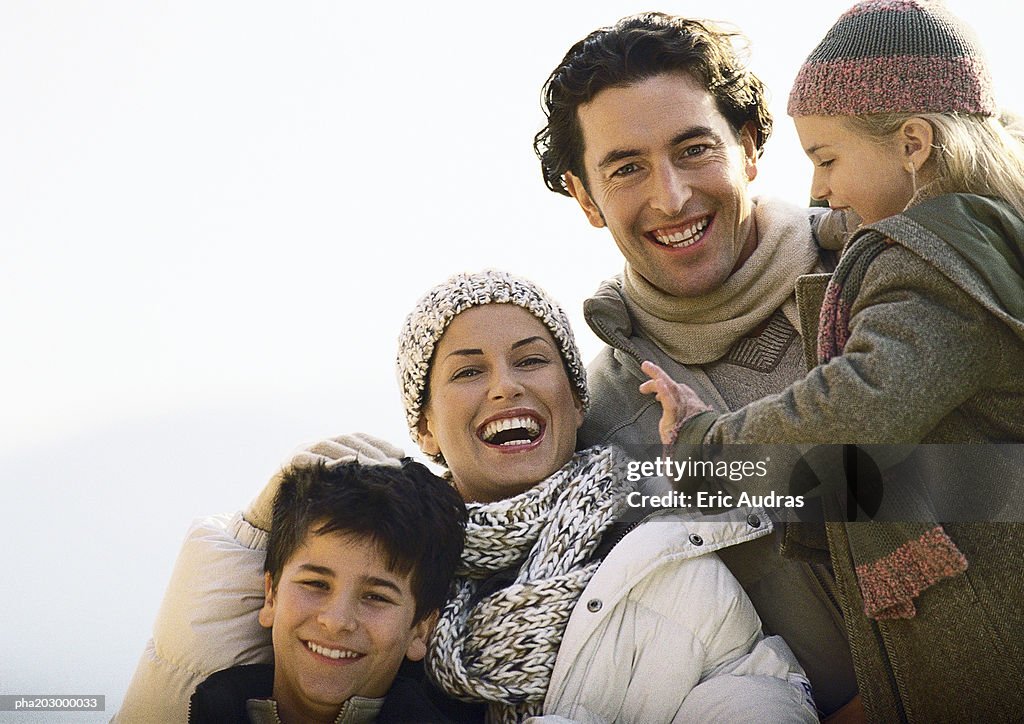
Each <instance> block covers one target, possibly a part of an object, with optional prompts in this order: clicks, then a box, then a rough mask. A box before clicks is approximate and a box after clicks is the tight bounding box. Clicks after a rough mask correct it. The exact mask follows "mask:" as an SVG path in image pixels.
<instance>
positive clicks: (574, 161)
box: [533, 13, 772, 196]
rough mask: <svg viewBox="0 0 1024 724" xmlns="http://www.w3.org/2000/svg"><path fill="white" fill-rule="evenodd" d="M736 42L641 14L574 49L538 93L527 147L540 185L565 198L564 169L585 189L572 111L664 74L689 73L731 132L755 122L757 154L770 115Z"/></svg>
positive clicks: (686, 23) (698, 26) (689, 23)
mask: <svg viewBox="0 0 1024 724" xmlns="http://www.w3.org/2000/svg"><path fill="white" fill-rule="evenodd" d="M742 37H743V36H742V35H741V34H740V33H739V32H736V31H727V30H723V29H720V28H716V27H715V26H713V25H711V24H710V23H707V22H701V21H699V20H689V19H687V18H681V17H677V16H673V15H666V14H665V13H642V14H640V15H633V16H630V17H626V18H623V19H622V20H620V21H619V22H618V23H616V24H615V25H614V26H612V27H609V28H601V29H599V30H595V31H594V32H592V33H591V34H590V35H588V36H587V37H585V38H584V39H583V40H581V41H579V42H578V43H576V44H575V45H573V46H572V47H571V48H570V49H569V52H568V53H566V54H565V57H564V58H563V59H562V62H561V63H559V64H558V67H556V68H555V69H554V70H553V71H552V72H551V75H550V76H548V79H547V81H546V82H545V83H544V88H543V89H542V90H541V101H542V103H543V105H544V112H545V114H546V115H547V119H548V123H547V125H546V126H545V127H544V128H543V129H541V131H540V132H539V133H538V134H537V135H536V136H535V137H534V139H533V149H534V151H535V152H536V154H537V157H538V158H539V159H540V164H541V172H542V173H543V175H544V183H545V184H547V186H548V188H549V189H551V190H552V191H556V192H558V193H560V194H564V195H566V196H568V195H569V190H568V189H567V188H566V186H565V179H564V176H565V172H566V171H572V173H573V174H574V175H575V176H576V177H577V178H579V179H580V180H581V181H583V183H584V185H586V184H587V183H588V182H587V176H586V172H585V169H584V168H583V132H582V130H581V129H580V125H579V119H578V116H577V113H576V109H577V108H579V107H580V106H581V105H583V104H585V103H588V102H590V101H591V100H593V98H594V96H596V95H597V94H598V93H600V92H601V91H603V90H604V89H605V88H622V87H625V86H629V85H633V84H635V83H639V82H641V81H644V80H647V79H648V78H653V77H655V76H657V75H661V74H662V73H674V72H679V71H682V72H686V73H689V74H690V75H691V76H692V77H693V78H694V79H695V80H697V81H698V82H700V84H701V85H703V86H704V87H705V88H706V89H707V91H708V92H709V93H710V94H711V95H712V96H713V97H714V99H715V103H716V105H717V106H718V110H719V112H720V113H721V114H722V115H723V116H724V117H725V119H726V120H727V121H728V122H729V124H730V125H731V126H732V127H733V128H734V129H735V130H736V132H737V133H739V131H740V129H742V128H743V127H744V126H745V125H746V124H747V123H751V124H753V129H754V147H755V148H756V149H757V153H758V155H760V154H761V151H762V150H763V147H764V143H765V141H767V140H768V136H770V135H771V132H772V116H771V112H770V111H769V110H768V101H767V98H766V97H765V87H764V83H762V82H761V80H760V79H759V78H758V77H757V76H755V75H754V74H753V73H751V72H749V71H748V70H747V69H746V67H745V65H744V63H743V62H742V59H741V58H740V56H739V54H738V53H737V51H736V49H735V48H734V46H733V38H742Z"/></svg>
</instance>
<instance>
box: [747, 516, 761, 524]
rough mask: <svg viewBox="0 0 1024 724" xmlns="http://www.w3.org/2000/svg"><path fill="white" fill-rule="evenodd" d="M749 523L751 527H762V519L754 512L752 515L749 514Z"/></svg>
mask: <svg viewBox="0 0 1024 724" xmlns="http://www.w3.org/2000/svg"><path fill="white" fill-rule="evenodd" d="M747 525H749V526H750V527H751V528H760V527H761V519H760V518H758V517H757V516H756V515H754V514H753V513H751V514H750V515H748V516H747Z"/></svg>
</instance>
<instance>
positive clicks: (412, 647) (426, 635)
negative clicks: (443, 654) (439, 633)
mask: <svg viewBox="0 0 1024 724" xmlns="http://www.w3.org/2000/svg"><path fill="white" fill-rule="evenodd" d="M440 613H441V612H440V611H438V610H437V609H434V610H433V611H432V612H431V613H430V614H429V615H427V616H424V617H423V620H422V621H420V622H419V623H416V624H413V626H412V634H413V637H412V640H411V641H409V648H407V649H406V651H405V658H407V659H409V661H419V660H420V659H422V658H423V657H424V656H426V655H427V642H428V641H430V634H432V633H433V632H434V626H436V625H437V618H438V616H439V615H440Z"/></svg>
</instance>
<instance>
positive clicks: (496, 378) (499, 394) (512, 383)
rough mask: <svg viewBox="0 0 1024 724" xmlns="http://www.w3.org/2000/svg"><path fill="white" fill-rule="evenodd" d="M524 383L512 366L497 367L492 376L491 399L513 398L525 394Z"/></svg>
mask: <svg viewBox="0 0 1024 724" xmlns="http://www.w3.org/2000/svg"><path fill="white" fill-rule="evenodd" d="M523 390H524V388H523V384H522V382H521V381H520V380H519V376H518V375H517V374H516V370H515V369H513V368H511V367H502V368H499V369H496V370H495V371H494V372H493V374H492V377H491V389H490V393H491V399H493V400H500V399H512V398H514V397H519V396H520V395H522V394H523Z"/></svg>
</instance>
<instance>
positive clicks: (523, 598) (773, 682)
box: [125, 272, 817, 722]
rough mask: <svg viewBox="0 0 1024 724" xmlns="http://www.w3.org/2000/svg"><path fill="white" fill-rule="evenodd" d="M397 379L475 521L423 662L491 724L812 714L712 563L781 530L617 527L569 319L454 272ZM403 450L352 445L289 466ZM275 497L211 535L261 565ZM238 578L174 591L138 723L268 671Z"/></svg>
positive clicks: (414, 317)
mask: <svg viewBox="0 0 1024 724" xmlns="http://www.w3.org/2000/svg"><path fill="white" fill-rule="evenodd" d="M398 368H399V375H400V378H401V384H402V392H403V400H404V403H405V408H406V415H407V420H408V423H409V428H410V432H411V433H412V435H413V438H414V439H415V440H416V441H417V443H418V444H419V445H420V447H421V448H422V449H423V451H424V452H425V453H427V454H428V455H431V456H432V457H434V459H435V460H437V461H438V462H441V463H442V464H444V465H445V466H446V467H447V468H448V471H449V473H450V478H451V481H452V484H453V485H454V486H455V487H456V489H457V490H458V491H459V492H460V493H461V494H462V496H463V498H464V499H465V500H466V501H467V507H468V508H469V510H470V522H469V525H468V526H467V543H466V548H465V553H464V556H463V560H462V566H461V569H460V573H459V578H458V580H457V587H456V588H457V590H456V591H455V595H454V597H453V599H452V601H451V602H450V603H449V605H447V606H446V607H445V609H444V611H443V612H442V615H441V618H440V621H439V622H438V625H437V628H436V630H435V635H434V637H433V639H432V643H431V650H430V653H429V660H428V668H429V672H430V674H431V676H432V678H433V679H434V680H435V681H436V682H437V683H438V684H439V686H440V687H441V688H442V689H443V690H444V691H446V692H447V693H448V694H450V695H451V696H454V697H457V698H460V699H463V700H467V701H476V702H484V703H486V704H488V705H489V714H488V718H489V719H490V720H493V721H517V720H520V719H522V718H524V717H527V716H531V715H535V714H541V713H542V712H543V714H545V715H551V716H552V717H553V720H558V718H566V719H571V720H576V721H586V722H603V721H628V722H651V721H658V722H669V721H731V720H739V719H750V718H753V719H756V720H758V721H773V722H804V721H816V719H817V716H816V713H815V711H814V705H813V701H812V700H811V698H810V689H809V685H808V684H807V680H806V678H805V677H804V676H803V672H802V670H801V669H800V666H799V664H798V663H797V662H796V659H795V658H794V656H793V654H792V652H790V650H789V648H788V647H787V646H786V644H785V643H784V642H783V641H782V640H781V639H780V638H778V637H768V638H765V637H764V636H763V634H762V632H761V623H760V620H759V619H758V617H757V614H756V612H755V611H754V608H753V606H752V605H751V603H750V601H749V599H748V598H747V596H746V594H745V593H744V592H743V590H742V589H741V588H740V586H739V584H738V583H737V582H736V580H735V579H734V578H733V576H732V574H731V573H729V571H728V570H727V569H726V568H725V566H724V565H723V564H722V563H721V561H719V559H718V558H717V556H715V555H714V554H713V551H715V550H717V549H719V548H722V547H724V546H727V545H733V544H735V543H739V542H743V541H745V540H750V539H752V538H755V537H759V536H761V535H765V534H767V533H768V532H769V531H770V528H771V522H770V521H769V519H768V518H767V516H766V515H763V514H756V513H751V514H749V515H746V514H745V515H744V516H741V517H739V518H738V519H736V520H734V521H720V522H701V523H695V522H693V521H691V520H689V519H687V518H686V517H685V516H683V515H681V514H678V513H674V512H672V511H664V512H659V513H655V514H653V515H651V516H649V517H648V518H646V519H644V520H643V521H642V522H641V521H636V523H637V524H636V525H635V526H634V527H633V528H632V529H631V530H617V529H616V527H615V526H616V525H617V523H618V521H619V519H620V518H621V517H622V516H623V514H624V513H625V512H627V510H626V509H627V504H626V497H627V494H628V493H629V492H630V491H631V490H632V484H630V483H628V482H627V479H626V475H625V471H624V469H623V467H622V465H621V460H620V459H619V456H618V454H617V453H615V452H614V451H612V450H611V449H602V448H592V449H590V450H586V451H582V452H580V453H575V452H574V449H575V444H576V430H577V428H578V427H579V425H580V423H581V421H582V415H583V412H584V410H585V408H586V405H587V388H586V377H585V373H584V371H583V366H582V363H581V361H580V356H579V352H578V350H577V348H576V345H575V342H574V341H573V337H572V332H571V329H570V327H569V324H568V320H567V319H566V317H565V314H564V313H563V312H562V310H561V309H560V308H559V307H558V306H557V305H556V304H555V303H554V302H552V301H551V300H550V299H549V298H548V297H547V296H546V295H545V294H544V293H543V292H542V291H541V290H539V289H538V288H537V287H535V286H534V285H532V284H530V283H529V282H526V281H524V280H522V279H517V278H515V277H512V276H510V275H508V274H504V273H500V272H483V273H480V274H472V275H460V276H456V277H453V278H452V279H450V280H448V281H447V282H445V283H444V284H441V285H439V286H437V287H435V288H434V289H433V290H431V291H430V292H429V293H428V294H427V296H425V297H424V298H423V300H422V301H421V302H420V303H419V305H418V306H417V307H416V309H415V310H414V311H413V313H412V314H411V315H410V316H409V318H408V320H407V321H406V324H405V327H404V329H403V331H402V334H401V341H400V351H399V359H398ZM399 456H400V453H399V452H398V451H397V450H395V449H394V448H391V447H390V446H387V445H384V444H379V443H377V442H376V441H373V440H372V439H370V438H367V437H359V438H355V437H351V436H349V437H345V438H342V439H336V440H334V441H324V442H322V443H318V444H317V445H315V446H313V447H312V448H311V449H309V450H307V451H303V452H302V453H300V455H299V456H298V457H297V458H296V459H293V461H292V463H291V464H292V465H304V464H308V463H309V462H310V461H315V460H324V459H325V458H326V459H327V461H328V462H329V463H330V462H332V461H334V460H351V459H353V458H355V459H358V460H360V461H361V462H370V461H372V462H377V463H381V464H388V463H391V464H394V463H395V462H396V460H395V458H396V457H399ZM275 492H276V479H275V480H272V481H271V483H270V484H269V485H268V486H267V488H266V489H265V490H264V491H263V493H262V494H261V496H260V497H259V498H258V499H257V501H256V502H255V503H254V504H253V505H252V506H250V508H249V510H247V511H246V512H245V513H243V514H241V515H239V516H236V518H235V519H234V520H233V522H232V525H231V526H230V527H229V528H228V530H227V531H224V530H221V529H220V528H218V529H217V530H216V531H215V532H214V533H206V532H204V533H202V534H201V535H203V536H209V535H214V536H215V538H216V541H217V543H218V546H219V548H221V549H222V550H223V551H228V552H232V555H233V556H234V555H235V554H234V551H237V552H238V556H237V558H235V559H236V560H238V561H239V565H240V566H241V567H244V568H247V569H248V568H254V567H255V564H256V562H257V560H258V558H259V556H258V549H259V546H260V543H259V542H258V541H259V539H260V538H261V537H265V536H261V535H260V534H261V529H262V530H265V529H266V525H267V523H266V515H265V510H266V508H267V504H268V502H269V501H270V500H272V499H273V497H274V494H275ZM261 511H263V512H262V513H261ZM243 532H244V533H245V535H244V540H243ZM620 539H621V540H620ZM260 566H261V564H260ZM178 568H179V569H186V568H189V566H187V565H186V566H183V565H182V563H181V561H179V566H178ZM220 570H221V572H222V574H223V573H230V571H227V572H225V571H224V570H223V566H222V567H221V569H220ZM183 572H187V571H184V570H183ZM242 574H245V577H242ZM175 575H176V577H177V576H178V572H177V571H176V574H175ZM226 577H229V578H231V579H232V580H236V582H237V583H238V584H239V585H244V584H245V582H246V581H252V582H253V585H252V588H253V589H254V590H252V591H250V592H249V595H247V596H243V595H240V594H239V592H238V588H239V586H238V585H236V586H235V592H234V593H233V595H231V596H230V597H229V598H227V599H225V598H224V597H218V598H217V599H216V600H214V601H212V603H211V601H210V600H198V601H193V600H187V597H188V594H189V588H188V587H187V586H184V585H181V584H180V583H179V584H178V585H176V584H175V582H174V581H172V585H171V590H172V591H173V590H178V591H182V590H184V594H179V595H175V596H172V595H171V593H170V592H169V593H168V599H172V598H173V599H174V600H173V601H171V603H166V602H165V606H164V609H163V610H162V612H161V620H160V621H158V624H157V627H156V633H155V634H154V639H155V640H154V641H153V642H152V643H151V645H150V647H149V649H148V651H147V654H146V655H145V656H144V658H143V662H142V663H141V664H140V668H139V671H138V672H137V674H136V678H135V680H134V681H133V684H132V687H131V690H130V691H129V694H128V696H127V697H126V709H128V710H129V711H130V712H131V715H129V716H127V717H125V719H126V720H133V717H134V720H142V718H143V716H142V715H143V714H151V713H153V712H160V711H169V712H173V711H177V710H180V708H181V707H182V706H183V704H181V703H180V701H179V700H180V698H181V697H182V696H184V697H185V700H186V701H187V696H188V695H189V694H190V693H191V688H192V687H194V684H195V680H196V679H197V678H198V677H197V674H196V673H195V672H196V671H203V672H204V673H207V674H208V673H212V671H216V670H219V669H221V668H227V667H229V666H234V665H237V664H240V663H252V662H255V661H262V660H264V658H263V657H265V656H266V653H267V652H266V647H265V646H264V647H263V648H262V649H260V643H261V641H260V638H259V637H260V636H261V634H260V632H259V630H258V629H255V628H254V627H253V626H251V625H250V626H245V625H243V623H242V619H248V618H251V617H252V616H253V615H254V610H255V608H258V602H259V601H260V600H261V591H262V589H261V587H260V584H259V581H260V580H261V579H260V576H259V569H256V570H251V571H250V570H246V571H241V572H240V573H239V575H238V576H235V575H234V574H233V573H231V575H229V576H228V575H226ZM182 595H183V596H184V598H182V597H181V596H182ZM210 606H212V607H213V608H215V609H216V610H214V611H207V610H203V609H204V608H205V607H210ZM232 607H233V608H232ZM254 607H255V608H254ZM197 609H198V610H197ZM182 628H185V631H181V630H180V629H182ZM195 628H202V629H203V640H204V641H209V642H212V643H210V644H206V645H205V646H202V647H201V655H199V654H198V653H197V650H196V648H195V647H188V648H187V649H186V650H181V647H177V646H175V645H174V641H175V640H177V639H178V638H181V639H183V640H188V641H195V639H196V638H197V637H196V636H195V635H194V634H195V632H194V631H192V629H195ZM222 631H223V632H225V634H226V635H225V636H223V637H221V636H220V632H222ZM189 634H192V635H191V636H189ZM168 650H173V653H174V655H173V656H168V655H164V652H167V651H168ZM199 680H201V679H199ZM179 718H180V717H179Z"/></svg>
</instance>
